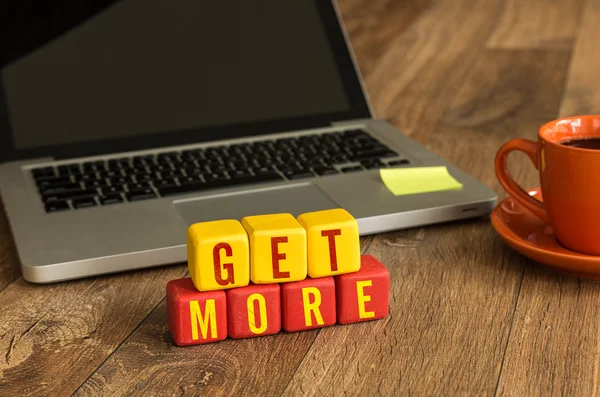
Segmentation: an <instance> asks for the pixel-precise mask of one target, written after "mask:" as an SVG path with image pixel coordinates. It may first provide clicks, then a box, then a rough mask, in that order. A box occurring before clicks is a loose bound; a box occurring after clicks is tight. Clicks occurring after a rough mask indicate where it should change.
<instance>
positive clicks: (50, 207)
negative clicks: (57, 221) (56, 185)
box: [44, 200, 71, 212]
mask: <svg viewBox="0 0 600 397" xmlns="http://www.w3.org/2000/svg"><path fill="white" fill-rule="evenodd" d="M44 207H45V208H46V212H58V211H65V210H70V209H71V207H69V203H67V202H66V201H65V200H61V201H51V202H49V203H46V204H45V205H44Z"/></svg>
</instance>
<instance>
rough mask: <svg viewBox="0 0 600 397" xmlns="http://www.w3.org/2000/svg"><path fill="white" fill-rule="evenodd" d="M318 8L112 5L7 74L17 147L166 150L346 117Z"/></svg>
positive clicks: (262, 0)
mask: <svg viewBox="0 0 600 397" xmlns="http://www.w3.org/2000/svg"><path fill="white" fill-rule="evenodd" d="M320 2H322V0H316V1H314V2H311V1H306V0H293V1H290V0H287V1H281V0H253V1H244V0H236V1H223V2H221V1H196V0H180V1H177V2H168V1H164V0H162V1H161V0H122V1H117V2H114V3H113V4H110V5H108V6H106V7H105V8H103V9H101V10H100V11H99V12H97V13H95V14H94V15H91V16H90V17H88V18H86V19H85V20H83V21H81V22H79V23H77V24H75V25H74V26H72V27H71V28H69V29H67V30H66V31H65V32H63V33H62V34H60V35H58V36H56V37H53V38H52V39H51V40H48V41H47V42H45V43H43V45H40V46H38V47H37V48H35V49H33V50H32V51H29V52H27V53H25V54H22V55H21V56H18V57H16V58H15V59H12V60H10V62H8V63H7V64H6V65H5V66H4V67H3V69H2V72H1V84H2V91H3V97H4V98H3V100H4V102H5V110H4V112H5V116H7V118H8V121H9V126H10V128H9V131H10V139H11V142H12V146H13V147H14V149H15V150H16V151H19V150H25V151H27V150H28V149H35V148H52V147H65V146H66V147H69V146H72V147H76V146H79V147H83V146H85V145H88V146H89V145H90V144H95V143H96V144H100V143H102V142H104V143H110V142H112V143H113V144H114V145H113V146H112V147H111V148H107V150H110V149H112V148H113V147H114V148H115V149H118V148H119V146H120V145H119V142H126V141H129V142H134V141H133V140H136V141H138V142H140V140H141V139H143V138H146V139H147V140H148V146H150V145H151V144H157V145H160V144H164V145H167V144H170V143H171V142H172V144H176V143H185V142H194V141H204V140H209V139H218V138H221V137H225V138H231V137H237V136H243V135H244V129H245V127H246V126H254V127H255V128H254V130H253V131H252V132H253V133H256V134H259V133H260V132H261V131H260V129H259V128H258V129H257V128H256V127H258V126H260V125H263V126H264V127H265V131H264V132H265V133H268V132H276V131H270V129H269V128H268V127H269V126H268V125H266V124H265V123H268V122H271V123H272V124H278V128H281V127H283V126H284V124H283V121H285V120H303V119H306V120H308V119H310V118H314V117H319V116H325V115H342V114H348V113H349V112H352V111H353V106H355V104H353V101H354V102H356V100H355V99H354V100H352V99H351V98H350V95H349V88H348V87H347V86H346V85H347V83H345V82H344V78H343V73H341V72H340V66H341V65H340V62H339V60H336V56H335V51H334V50H333V45H334V43H333V41H332V39H331V37H330V36H331V34H328V31H327V29H330V30H331V26H328V25H327V20H326V17H325V15H324V11H323V9H320V8H319V7H322V6H320V5H319V3H320ZM338 34H339V32H338ZM354 78H356V77H354ZM363 116H364V114H363ZM300 124H301V123H300ZM236 127H237V128H238V129H239V130H238V131H237V132H234V130H235V128H236ZM225 129H227V131H228V132H229V133H227V131H225ZM250 130H251V128H248V131H250ZM219 131H222V132H223V134H222V135H219ZM182 134H185V136H186V137H187V139H182V136H183V135H182ZM169 135H171V137H172V139H170V138H169ZM129 147H130V148H132V149H133V148H135V145H133V146H132V145H129Z"/></svg>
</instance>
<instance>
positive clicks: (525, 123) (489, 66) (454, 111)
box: [429, 50, 570, 198]
mask: <svg viewBox="0 0 600 397" xmlns="http://www.w3.org/2000/svg"><path fill="white" fill-rule="evenodd" d="M569 55H570V54H569V52H568V51H563V50H560V51H547V50H520V51H518V53H515V51H506V50H487V51H485V52H482V53H481V54H480V56H479V57H478V60H477V62H476V63H475V65H474V67H473V68H472V69H471V70H470V71H469V73H468V75H467V77H466V78H465V79H464V81H463V84H462V86H461V89H460V90H459V91H458V92H457V94H456V96H455V97H454V98H453V100H452V101H451V103H450V106H449V107H448V109H447V110H446V112H445V113H444V115H443V117H442V118H441V120H440V123H439V125H438V126H437V128H436V134H435V135H433V136H432V138H431V142H430V143H429V146H430V147H431V149H432V150H434V151H436V152H438V153H442V154H443V155H444V156H446V157H449V158H450V159H451V160H452V161H453V162H454V163H455V164H456V165H457V166H458V167H460V168H462V169H465V170H469V173H470V174H471V175H473V176H474V177H475V178H477V179H478V180H480V181H482V182H483V183H485V184H486V185H487V186H489V187H490V188H492V189H495V190H496V191H497V192H498V193H499V196H500V198H504V197H505V196H506V192H504V190H503V189H502V187H501V186H500V184H499V182H498V180H497V178H496V175H495V172H494V164H493V162H494V156H495V154H496V151H497V150H498V148H499V147H500V146H501V145H502V144H504V143H505V142H507V141H509V140H510V139H514V138H520V137H522V138H529V139H533V140H535V139H536V136H537V131H538V128H539V127H540V126H541V125H542V124H544V123H545V122H546V121H548V120H552V119H554V118H556V117H557V113H558V109H559V107H560V101H561V97H562V92H563V86H564V83H565V80H566V75H567V72H568V67H569ZM448 142H452V144H451V146H449V144H448ZM474 142H477V144H476V145H474V144H473V143H474ZM508 165H509V170H510V172H511V175H513V177H514V178H515V180H516V181H517V182H519V183H520V184H521V185H522V186H524V187H525V188H532V187H537V186H539V178H538V175H537V172H536V170H535V168H534V167H533V164H532V163H531V161H530V160H529V158H527V157H526V155H524V154H522V153H518V152H515V153H514V154H511V155H510V158H509V164H508Z"/></svg>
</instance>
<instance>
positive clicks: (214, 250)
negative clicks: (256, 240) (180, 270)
mask: <svg viewBox="0 0 600 397" xmlns="http://www.w3.org/2000/svg"><path fill="white" fill-rule="evenodd" d="M187 254H188V269H189V271H190V277H191V279H192V281H193V283H194V286H195V287H196V289H197V290H198V291H216V290H222V289H228V288H235V287H245V286H246V285H248V284H249V283H250V259H249V258H250V247H249V245H248V234H247V233H246V230H245V229H244V227H243V226H242V224H241V223H240V222H239V221H237V220H230V219H226V220H219V221H212V222H200V223H195V224H193V225H191V226H190V227H189V228H188V230H187Z"/></svg>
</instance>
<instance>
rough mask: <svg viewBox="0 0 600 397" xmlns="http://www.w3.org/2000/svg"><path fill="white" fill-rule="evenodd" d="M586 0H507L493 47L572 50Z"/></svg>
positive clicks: (489, 42)
mask: <svg viewBox="0 0 600 397" xmlns="http://www.w3.org/2000/svg"><path fill="white" fill-rule="evenodd" d="M582 4H583V0H526V1H523V0H506V1H505V6H504V10H503V12H502V15H501V17H500V19H499V20H498V23H497V25H496V27H495V29H494V32H493V33H492V34H491V35H490V38H489V40H488V42H487V46H488V47H489V48H504V49H534V48H547V49H549V48H553V49H569V48H571V45H572V43H573V40H574V38H575V35H576V33H577V29H578V27H579V15H580V12H581V6H582Z"/></svg>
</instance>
